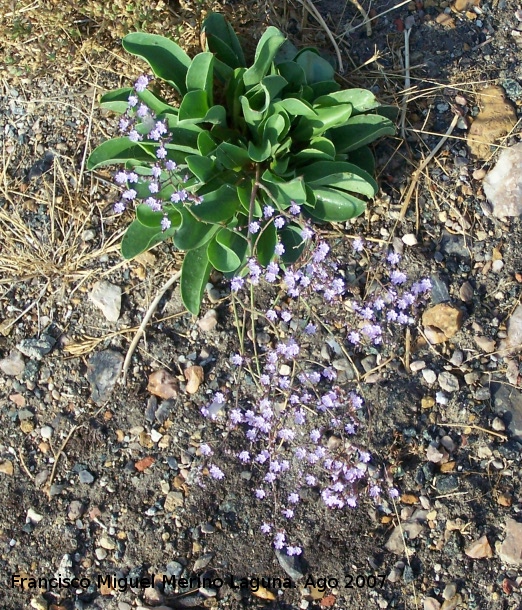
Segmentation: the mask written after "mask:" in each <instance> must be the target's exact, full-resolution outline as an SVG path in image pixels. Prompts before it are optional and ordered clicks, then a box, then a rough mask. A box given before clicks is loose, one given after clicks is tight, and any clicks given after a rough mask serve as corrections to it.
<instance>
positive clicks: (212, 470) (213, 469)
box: [208, 465, 225, 481]
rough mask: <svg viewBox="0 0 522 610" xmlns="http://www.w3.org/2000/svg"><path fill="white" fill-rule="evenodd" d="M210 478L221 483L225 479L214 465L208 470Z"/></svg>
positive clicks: (222, 473)
mask: <svg viewBox="0 0 522 610" xmlns="http://www.w3.org/2000/svg"><path fill="white" fill-rule="evenodd" d="M208 472H209V474H210V476H211V477H212V478H213V479H216V480H217V481H221V480H222V479H224V478H225V473H224V472H223V471H222V470H221V469H220V468H218V467H217V466H215V465H212V466H211V467H210V468H209V470H208Z"/></svg>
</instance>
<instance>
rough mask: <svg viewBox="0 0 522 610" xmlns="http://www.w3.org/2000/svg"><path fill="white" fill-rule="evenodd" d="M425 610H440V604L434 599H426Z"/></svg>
mask: <svg viewBox="0 0 522 610" xmlns="http://www.w3.org/2000/svg"><path fill="white" fill-rule="evenodd" d="M424 610H440V602H439V600H438V599H435V598H434V597H426V598H425V599H424Z"/></svg>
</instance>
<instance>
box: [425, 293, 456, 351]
mask: <svg viewBox="0 0 522 610" xmlns="http://www.w3.org/2000/svg"><path fill="white" fill-rule="evenodd" d="M463 317H464V316H463V313H462V311H461V310H460V309H457V308H456V307H453V306H452V305H449V304H448V303H439V304H437V305H434V306H433V307H430V308H429V309H427V310H426V311H425V312H424V313H423V315H422V324H423V326H424V327H426V328H428V327H429V328H431V329H433V330H434V331H435V334H432V336H438V338H439V339H440V340H437V343H442V342H443V341H445V340H446V339H451V337H453V336H454V335H455V334H456V333H457V332H458V331H459V330H460V328H461V326H462V322H463Z"/></svg>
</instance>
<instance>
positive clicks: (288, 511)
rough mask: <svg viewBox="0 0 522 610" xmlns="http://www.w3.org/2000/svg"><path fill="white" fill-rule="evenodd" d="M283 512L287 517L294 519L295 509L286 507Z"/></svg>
mask: <svg viewBox="0 0 522 610" xmlns="http://www.w3.org/2000/svg"><path fill="white" fill-rule="evenodd" d="M281 512H282V513H283V515H284V516H285V517H286V518H287V519H293V518H294V511H293V509H291V508H284V509H283V510H282V511H281Z"/></svg>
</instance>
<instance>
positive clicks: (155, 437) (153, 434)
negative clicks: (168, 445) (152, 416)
mask: <svg viewBox="0 0 522 610" xmlns="http://www.w3.org/2000/svg"><path fill="white" fill-rule="evenodd" d="M162 438H163V434H161V432H158V431H157V430H156V429H154V428H152V430H151V431H150V440H151V441H152V442H153V443H157V442H159V441H160V440H161V439H162Z"/></svg>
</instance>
